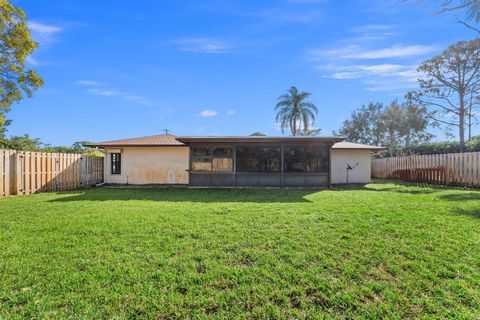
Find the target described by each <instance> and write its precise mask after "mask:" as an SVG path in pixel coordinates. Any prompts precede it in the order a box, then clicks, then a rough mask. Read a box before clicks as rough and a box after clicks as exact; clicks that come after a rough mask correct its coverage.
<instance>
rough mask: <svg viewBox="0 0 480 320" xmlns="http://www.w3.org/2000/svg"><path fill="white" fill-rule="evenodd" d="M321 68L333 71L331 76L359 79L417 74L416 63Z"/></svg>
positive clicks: (410, 76)
mask: <svg viewBox="0 0 480 320" xmlns="http://www.w3.org/2000/svg"><path fill="white" fill-rule="evenodd" d="M319 69H324V70H327V71H331V72H332V73H331V74H330V75H329V77H332V78H335V79H357V78H365V77H370V76H382V77H391V76H401V77H405V78H412V77H416V76H417V72H416V66H415V65H403V64H374V65H364V64H360V65H347V66H335V65H332V64H330V65H327V66H320V67H319ZM415 81H416V78H415Z"/></svg>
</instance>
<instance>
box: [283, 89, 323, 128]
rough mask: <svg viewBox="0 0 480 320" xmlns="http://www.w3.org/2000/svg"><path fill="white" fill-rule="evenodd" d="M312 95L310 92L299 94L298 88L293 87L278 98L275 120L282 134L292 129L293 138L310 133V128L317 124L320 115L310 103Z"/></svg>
mask: <svg viewBox="0 0 480 320" xmlns="http://www.w3.org/2000/svg"><path fill="white" fill-rule="evenodd" d="M310 95H311V94H310V93H309V92H305V91H302V92H298V89H297V88H296V87H291V88H290V89H288V90H287V93H286V94H283V95H281V96H280V97H279V98H278V103H277V105H276V106H275V112H276V117H275V119H276V121H277V123H278V124H279V125H280V128H281V129H282V133H284V132H285V130H287V129H290V132H291V133H292V136H297V135H301V134H302V133H304V134H306V133H308V132H309V131H310V128H309V126H310V124H313V123H314V122H315V118H316V116H317V113H318V109H317V107H316V106H315V105H314V104H313V103H311V102H309V101H308V97H310Z"/></svg>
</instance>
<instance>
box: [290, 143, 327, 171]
mask: <svg viewBox="0 0 480 320" xmlns="http://www.w3.org/2000/svg"><path fill="white" fill-rule="evenodd" d="M284 150H285V154H284V161H285V165H284V166H285V172H328V150H327V149H326V148H322V147H286V148H285V149H284Z"/></svg>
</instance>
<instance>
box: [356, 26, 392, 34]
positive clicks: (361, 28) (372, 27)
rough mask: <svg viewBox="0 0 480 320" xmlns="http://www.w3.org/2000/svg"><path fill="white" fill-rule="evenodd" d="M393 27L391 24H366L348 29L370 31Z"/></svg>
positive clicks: (360, 31) (362, 31) (359, 31)
mask: <svg viewBox="0 0 480 320" xmlns="http://www.w3.org/2000/svg"><path fill="white" fill-rule="evenodd" d="M391 29H393V26H392V25H389V24H368V25H363V26H356V27H352V28H350V29H349V31H351V32H355V33H370V32H379V31H385V30H391Z"/></svg>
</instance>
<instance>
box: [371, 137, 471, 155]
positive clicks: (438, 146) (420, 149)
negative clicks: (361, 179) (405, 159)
mask: <svg viewBox="0 0 480 320" xmlns="http://www.w3.org/2000/svg"><path fill="white" fill-rule="evenodd" d="M459 150H460V143H459V142H458V141H442V142H435V143H426V144H419V145H412V146H410V147H409V148H406V147H395V148H393V150H392V155H393V156H401V155H412V154H444V153H456V152H458V151H459ZM478 151H480V139H479V138H474V139H472V140H470V141H467V142H466V143H465V152H478ZM389 156H390V154H389V152H386V151H384V152H381V153H378V154H376V157H379V158H383V157H389Z"/></svg>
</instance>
